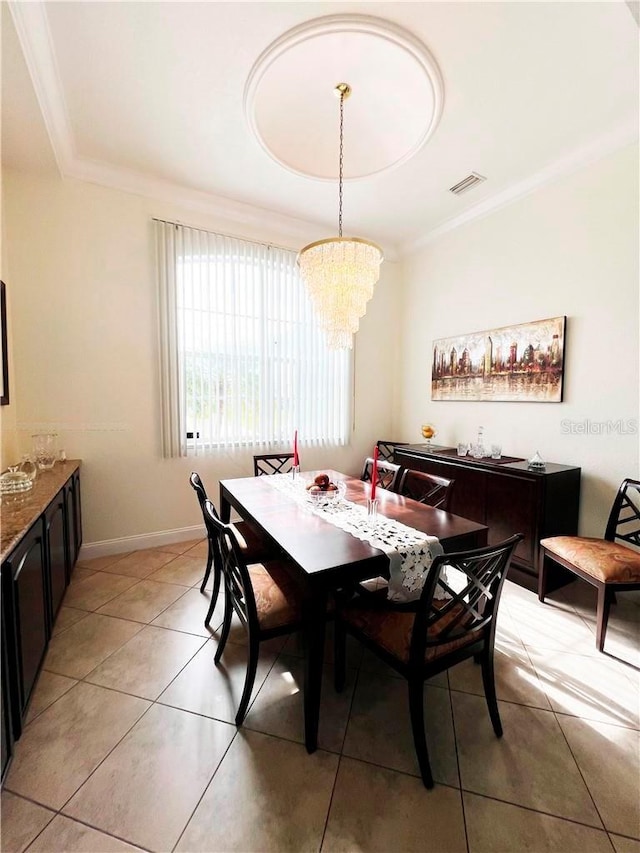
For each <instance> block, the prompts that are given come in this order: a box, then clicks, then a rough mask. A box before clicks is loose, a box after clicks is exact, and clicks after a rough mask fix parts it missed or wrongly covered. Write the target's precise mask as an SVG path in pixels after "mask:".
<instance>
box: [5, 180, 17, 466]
mask: <svg viewBox="0 0 640 853" xmlns="http://www.w3.org/2000/svg"><path fill="white" fill-rule="evenodd" d="M2 190H3V186H2V178H1V177H0V199H1V200H2V201H1V202H0V235H1V243H0V246H1V249H0V251H1V255H0V278H1V279H2V281H4V282H5V285H9V284H10V282H11V273H10V270H9V261H8V253H7V251H6V229H5V221H6V220H5V215H4V207H5V205H4V198H5V196H4V193H3V192H2ZM6 297H7V306H6V308H7V336H8V339H9V353H10V354H11V351H12V339H13V323H12V322H11V310H12V305H13V302H12V293H11V287H10V286H7V288H6ZM16 408H17V406H16V388H15V371H14V364H13V358H11V357H10V358H9V403H8V405H6V406H0V471H4V470H6V468H7V466H8V465H12V464H13V463H15V462H17V461H18V460H19V458H20V457H19V454H18V440H17V432H16Z"/></svg>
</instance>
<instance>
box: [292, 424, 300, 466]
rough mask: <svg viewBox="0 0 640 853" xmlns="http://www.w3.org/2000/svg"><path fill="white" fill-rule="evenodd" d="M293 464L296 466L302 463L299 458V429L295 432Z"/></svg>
mask: <svg viewBox="0 0 640 853" xmlns="http://www.w3.org/2000/svg"><path fill="white" fill-rule="evenodd" d="M293 464H294V466H295V467H296V468H297V467H298V465H299V464H300V461H299V459H298V430H296V431H295V432H294V434H293Z"/></svg>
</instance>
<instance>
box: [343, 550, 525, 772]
mask: <svg viewBox="0 0 640 853" xmlns="http://www.w3.org/2000/svg"><path fill="white" fill-rule="evenodd" d="M521 539H523V535H522V534H521V533H518V534H516V535H515V536H512V537H511V538H510V539H507V540H506V541H504V542H501V543H499V544H498V545H490V546H488V547H485V548H478V549H475V550H472V551H463V552H458V553H455V554H443V555H441V556H438V557H436V558H435V559H434V561H433V563H432V564H431V567H430V569H429V571H428V574H427V577H426V579H425V583H424V587H423V589H422V593H421V594H420V598H419V599H417V600H416V601H412V602H409V603H406V604H395V603H394V602H391V601H389V600H388V598H387V597H386V592H385V591H384V590H382V591H381V592H380V594H368V595H358V596H355V597H353V596H352V595H351V596H349V595H341V594H340V593H338V594H337V595H336V614H335V669H334V677H335V686H336V690H338V691H341V690H342V689H343V688H344V683H345V674H346V669H345V646H346V635H347V634H351V635H352V636H354V637H356V638H357V639H359V640H360V641H361V642H362V643H363V644H364V645H365V646H367V648H369V649H371V651H373V652H374V653H375V654H376V655H377V656H378V657H380V658H382V660H384V661H385V662H386V663H388V664H389V665H390V666H391V667H393V669H395V670H396V671H397V672H399V673H400V675H402V676H404V677H405V678H406V679H407V684H408V691H409V712H410V716H411V728H412V731H413V742H414V745H415V750H416V755H417V758H418V764H419V766H420V774H421V776H422V781H423V783H424V785H425V787H427V788H432V787H433V776H432V775H431V766H430V764H429V752H428V749H427V740H426V734H425V728H424V691H423V685H424V682H425V680H426V679H428V678H431V677H432V676H433V675H436V674H437V673H439V672H443V671H444V670H446V669H449V667H452V666H454V665H455V664H457V663H460V662H461V661H463V660H466V659H467V658H470V657H473V658H474V660H476V662H478V663H480V664H481V665H482V681H483V685H484V693H485V699H486V702H487V706H488V709H489V716H490V718H491V723H492V725H493V730H494V732H495V734H496V736H497V737H501V736H502V723H501V721H500V713H499V711H498V702H497V698H496V689H495V681H494V673H493V649H494V643H495V633H496V615H497V612H498V605H499V603H500V595H501V592H502V587H503V584H504V579H505V577H506V574H507V569H508V568H509V563H510V562H511V557H512V555H513V552H514V550H515V547H516V545H517V544H518V542H520V540H521Z"/></svg>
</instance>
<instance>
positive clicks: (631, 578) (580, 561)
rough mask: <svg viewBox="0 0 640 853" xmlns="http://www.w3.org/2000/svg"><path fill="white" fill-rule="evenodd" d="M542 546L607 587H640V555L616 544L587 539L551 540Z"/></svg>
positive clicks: (543, 541)
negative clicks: (635, 585) (639, 585)
mask: <svg viewBox="0 0 640 853" xmlns="http://www.w3.org/2000/svg"><path fill="white" fill-rule="evenodd" d="M540 544H541V545H542V547H543V548H546V550H547V551H548V552H549V553H550V554H551V555H552V556H553V555H554V554H555V555H557V556H558V557H561V558H562V559H563V560H566V561H567V562H568V563H572V564H573V565H574V566H575V567H576V568H578V569H581V570H582V571H583V572H586V573H587V574H588V575H591V577H593V578H595V579H596V580H599V581H603V582H604V583H640V554H639V553H638V552H637V551H632V550H631V548H627V547H626V546H625V545H619V544H618V543H617V542H608V541H607V540H606V539H590V538H588V537H586V536H552V537H551V538H550V539H542V540H541V541H540Z"/></svg>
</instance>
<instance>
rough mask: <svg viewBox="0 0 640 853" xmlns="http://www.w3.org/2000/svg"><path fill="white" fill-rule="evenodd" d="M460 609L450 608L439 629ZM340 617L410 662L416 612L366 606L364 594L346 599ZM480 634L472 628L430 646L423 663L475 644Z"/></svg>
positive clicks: (392, 652) (400, 658) (431, 632)
mask: <svg viewBox="0 0 640 853" xmlns="http://www.w3.org/2000/svg"><path fill="white" fill-rule="evenodd" d="M385 598H386V592H385ZM443 604H444V602H443ZM433 606H434V607H437V606H438V602H437V601H434V602H433ZM462 609H463V608H462V605H461V604H458V605H456V606H455V607H453V608H452V610H451V612H450V613H449V614H447V616H446V618H445V619H443V620H442V625H440V626H439V629H440V631H443V630H444V629H445V628H446V627H447V625H449V623H450V622H451V620H452V619H454V618H455V617H456V616H458V614H459V613H460V611H461V610H462ZM342 618H343V619H344V621H345V622H348V623H349V624H350V625H353V626H354V627H355V628H358V629H359V630H360V631H362V633H363V634H364V635H365V636H366V637H368V638H369V639H370V640H373V642H374V643H376V644H377V645H378V646H380V647H381V648H383V649H384V650H385V651H387V652H389V654H392V655H393V656H394V657H395V658H397V659H398V660H400V661H403V662H404V663H408V662H409V650H410V647H411V632H412V631H413V620H414V618H415V614H413V613H403V612H401V611H398V610H387V609H384V608H382V607H370V606H367V601H366V597H365V599H364V600H360V599H354V601H352V602H349V604H348V605H346V607H345V608H344V609H343V610H342ZM428 636H429V639H430V640H433V639H435V638H436V637H437V636H438V634H437V633H436V631H434V629H433V628H430V629H429V632H428ZM481 637H482V631H471V632H469V633H468V634H466V635H465V636H464V637H460V638H459V639H457V640H451V641H449V642H444V643H442V644H440V645H438V646H429V647H427V649H426V651H425V663H427V662H429V661H432V660H435V659H436V658H439V657H442V656H443V655H446V654H449V652H453V651H455V650H456V649H460V648H462V647H463V646H468V645H470V644H471V643H475V642H476V641H477V640H479V639H481Z"/></svg>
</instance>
